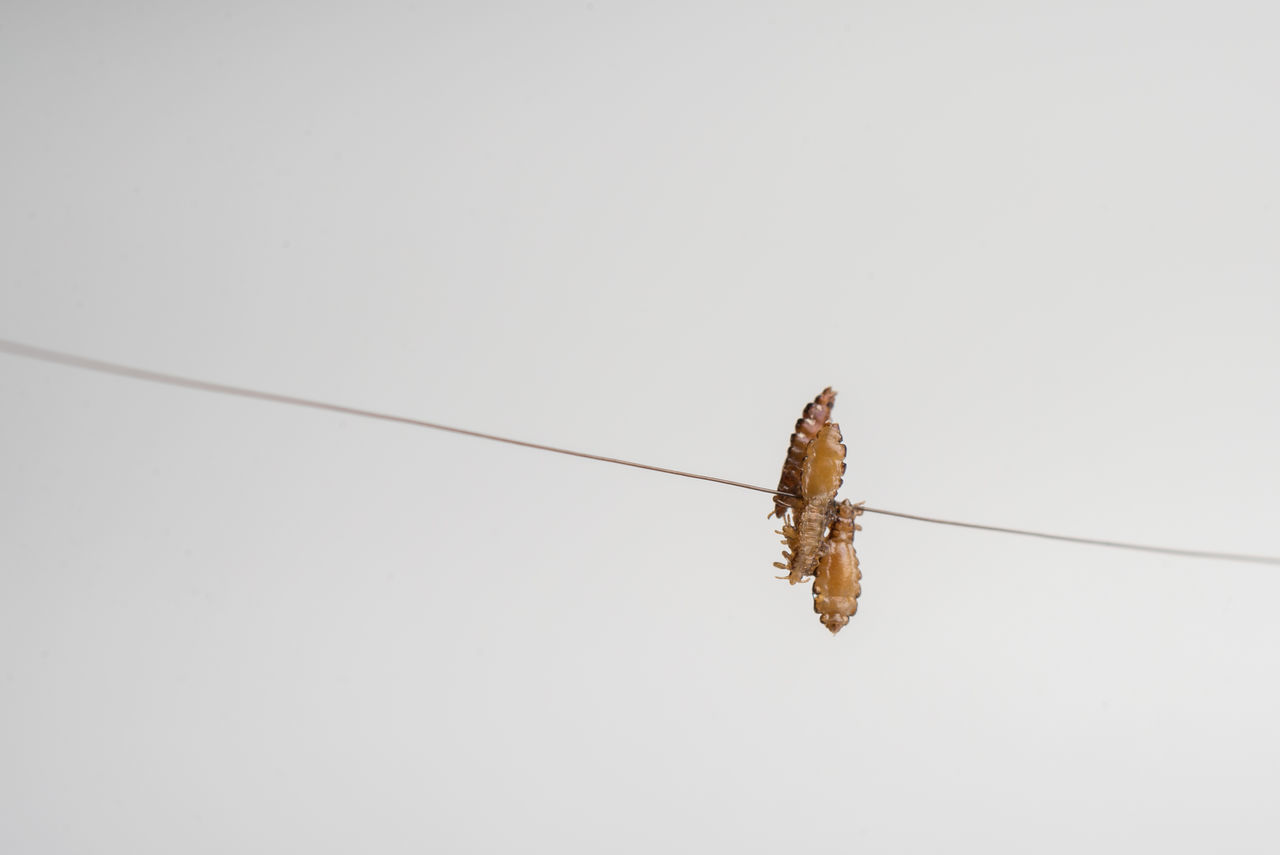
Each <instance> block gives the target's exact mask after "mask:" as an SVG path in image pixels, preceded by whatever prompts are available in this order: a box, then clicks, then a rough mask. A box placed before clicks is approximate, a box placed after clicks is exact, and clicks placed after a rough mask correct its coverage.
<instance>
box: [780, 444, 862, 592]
mask: <svg viewBox="0 0 1280 855" xmlns="http://www.w3.org/2000/svg"><path fill="white" fill-rule="evenodd" d="M844 457H845V446H844V442H842V441H841V436H840V425H838V424H836V423H835V422H827V423H826V424H824V425H823V426H822V428H821V429H820V430H819V431H818V435H817V436H816V437H814V439H813V441H812V442H810V443H809V447H808V448H807V449H806V450H805V454H804V463H803V464H802V465H801V467H800V495H801V496H802V497H803V503H802V504H801V506H800V509H799V511H795V510H793V509H788V510H787V517H786V519H785V520H784V521H783V524H782V531H781V534H782V536H783V543H784V544H785V545H786V546H788V547H789V550H788V551H786V552H783V553H782V555H783V557H784V558H786V559H787V563H786V564H783V563H781V562H777V563H775V564H774V566H775V567H777V568H778V569H779V570H786V571H787V575H786V576H779V577H778V578H779V579H786V580H787V581H789V582H790V583H791V584H792V585H794V584H796V583H797V582H800V581H803V580H804V579H806V578H808V577H810V576H812V575H813V574H814V570H815V569H816V568H817V566H818V559H819V558H820V557H821V556H822V551H823V548H824V540H823V535H824V534H825V533H826V529H827V524H828V523H829V522H830V520H831V517H832V515H833V512H834V510H835V498H836V493H837V491H839V489H840V484H841V483H842V482H843V481H844V471H845V463H844Z"/></svg>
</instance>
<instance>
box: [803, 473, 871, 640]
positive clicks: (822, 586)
mask: <svg viewBox="0 0 1280 855" xmlns="http://www.w3.org/2000/svg"><path fill="white" fill-rule="evenodd" d="M861 513H862V503H861V502H859V503H858V504H856V505H855V504H853V503H852V502H850V501H849V500H848V499H845V500H844V501H843V502H841V503H840V504H839V505H838V506H837V509H836V516H835V520H834V521H833V522H832V523H831V532H830V534H828V535H827V541H826V544H825V549H824V551H823V553H822V557H821V558H819V559H818V567H817V572H816V573H815V574H814V577H813V610H814V611H815V612H817V613H818V620H820V621H822V625H823V626H825V627H826V628H827V629H829V630H831V634H832V635H835V634H836V633H837V632H839V631H840V629H841V627H843V626H844V625H845V624H846V623H848V622H849V618H851V617H853V616H854V615H855V614H857V612H858V596H859V595H860V594H861V593H862V571H861V570H860V569H859V568H858V553H856V552H854V550H853V533H854V532H855V531H862V526H860V525H858V523H857V518H858V516H859V515H860V514H861Z"/></svg>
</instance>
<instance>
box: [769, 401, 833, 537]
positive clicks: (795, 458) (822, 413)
mask: <svg viewBox="0 0 1280 855" xmlns="http://www.w3.org/2000/svg"><path fill="white" fill-rule="evenodd" d="M835 403H836V393H835V392H834V391H832V389H831V387H830V386H828V387H827V388H826V389H823V390H822V394H820V395H818V397H816V398H814V399H813V401H812V402H811V403H809V404H807V405H806V406H805V408H804V415H802V416H801V417H800V418H799V420H798V421H796V429H795V431H794V432H793V433H792V434H791V444H790V445H789V446H787V459H786V462H784V463H783V464H782V476H781V477H780V478H779V479H778V492H779V493H799V492H800V469H801V467H802V466H803V465H804V453H805V452H806V451H808V450H809V444H810V443H811V442H813V439H814V437H816V436H817V435H818V431H819V430H821V429H822V426H823V425H824V424H826V423H827V419H828V418H830V416H831V408H832V407H834V406H835ZM803 504H804V503H803V502H802V501H801V500H800V499H793V498H791V497H790V496H774V497H773V513H771V514H770V515H769V516H774V517H779V518H780V517H783V516H785V515H786V513H787V511H789V510H790V511H793V512H795V513H799V512H800V508H801V507H802V506H803Z"/></svg>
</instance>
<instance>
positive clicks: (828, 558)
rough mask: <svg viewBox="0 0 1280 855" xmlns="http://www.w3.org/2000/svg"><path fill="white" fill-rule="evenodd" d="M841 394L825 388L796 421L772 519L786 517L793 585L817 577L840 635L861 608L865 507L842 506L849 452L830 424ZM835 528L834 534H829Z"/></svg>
mask: <svg viewBox="0 0 1280 855" xmlns="http://www.w3.org/2000/svg"><path fill="white" fill-rule="evenodd" d="M835 396H836V393H835V392H834V391H832V390H831V389H830V388H827V389H824V390H823V391H822V393H821V394H820V395H818V397H817V398H815V399H814V400H813V402H812V403H810V404H809V405H808V406H806V407H805V410H804V414H803V415H802V416H801V418H800V419H799V421H797V422H796V427H795V431H794V432H793V433H792V434H791V443H790V446H789V447H788V449H787V457H786V461H785V462H784V463H783V467H782V476H781V478H780V479H779V481H778V491H779V493H792V494H798V495H799V498H796V497H795V496H785V495H778V496H775V497H774V511H773V514H771V515H777V516H779V517H783V524H782V530H781V531H780V532H779V534H781V535H782V536H783V544H784V545H785V546H786V547H787V549H786V551H784V552H783V557H784V558H785V559H786V563H781V562H779V563H775V564H774V566H775V567H777V568H779V569H781V570H786V571H787V575H786V576H780V577H778V578H781V579H786V580H788V581H789V582H790V583H791V584H792V585H794V584H796V583H797V582H801V581H803V580H805V579H807V578H809V577H813V580H814V582H813V596H814V605H813V608H814V611H815V612H816V613H817V614H818V615H819V618H820V620H821V621H822V623H823V625H824V626H826V627H827V628H828V629H829V630H830V631H831V633H832V634H833V635H834V634H835V633H837V632H839V631H840V629H841V627H843V626H844V625H845V624H846V623H848V622H849V618H850V617H852V616H853V614H854V613H855V612H857V610H858V596H859V594H860V593H861V590H862V588H861V584H860V581H861V578H862V573H861V571H860V570H859V568H858V557H857V554H856V553H855V552H854V549H853V533H854V532H855V531H857V530H860V529H861V526H859V525H857V523H856V522H855V519H856V517H857V516H858V515H859V514H861V513H862V509H861V507H860V506H859V505H854V504H852V503H850V502H848V501H845V502H842V503H840V504H837V503H836V493H837V492H838V491H839V489H840V485H841V484H842V483H843V481H844V473H845V454H846V449H845V446H844V442H843V441H842V437H841V435H840V426H839V425H838V424H836V423H835V422H831V421H829V418H830V414H831V409H832V407H833V406H834V404H835ZM828 529H829V530H828Z"/></svg>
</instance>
